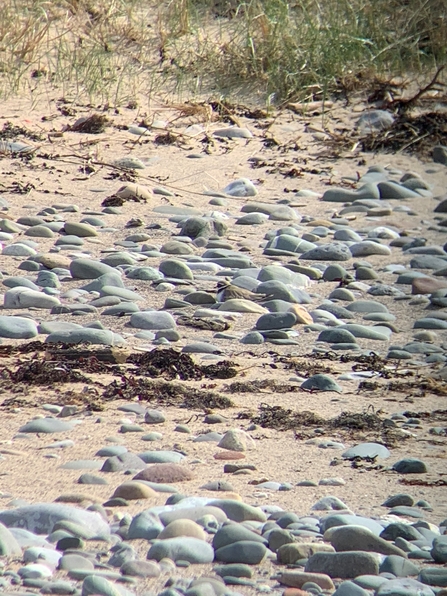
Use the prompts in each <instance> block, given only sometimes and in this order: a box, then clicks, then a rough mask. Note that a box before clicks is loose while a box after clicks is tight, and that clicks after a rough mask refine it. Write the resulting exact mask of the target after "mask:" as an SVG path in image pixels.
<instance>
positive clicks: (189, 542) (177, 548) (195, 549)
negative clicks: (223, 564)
mask: <svg viewBox="0 0 447 596" xmlns="http://www.w3.org/2000/svg"><path fill="white" fill-rule="evenodd" d="M147 558H148V560H151V559H153V560H155V561H160V560H161V559H165V558H168V559H171V560H172V561H178V560H181V561H188V562H189V563H198V564H204V563H212V561H213V560H214V550H213V547H212V546H211V545H210V544H208V543H207V542H205V541H204V540H199V539H198V538H191V537H183V536H182V537H177V538H166V539H165V540H160V541H158V542H155V544H153V545H152V546H151V548H150V549H149V551H148V553H147Z"/></svg>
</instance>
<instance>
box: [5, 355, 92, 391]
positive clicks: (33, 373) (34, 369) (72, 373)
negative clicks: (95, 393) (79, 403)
mask: <svg viewBox="0 0 447 596" xmlns="http://www.w3.org/2000/svg"><path fill="white" fill-rule="evenodd" d="M0 378H2V379H5V380H9V381H11V382H12V383H13V384H14V385H17V384H18V383H26V384H27V385H45V386H51V385H54V384H56V383H89V382H91V381H90V379H88V378H87V377H86V376H84V375H83V374H82V373H80V372H78V371H76V370H73V369H70V368H69V367H66V366H64V365H63V364H61V363H58V362H45V361H43V360H31V361H30V362H25V363H24V364H22V365H21V366H19V367H18V368H17V369H16V370H10V369H9V368H8V367H2V368H0Z"/></svg>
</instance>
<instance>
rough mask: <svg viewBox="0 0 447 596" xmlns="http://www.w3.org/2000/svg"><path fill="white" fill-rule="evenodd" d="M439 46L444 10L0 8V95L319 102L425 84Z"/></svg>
mask: <svg viewBox="0 0 447 596" xmlns="http://www.w3.org/2000/svg"><path fill="white" fill-rule="evenodd" d="M446 38H447V19H446V12H445V7H444V0H376V2H369V1H367V0H326V1H325V2H321V1H320V0H292V1H290V0H289V1H287V0H263V1H261V0H247V1H245V2H240V1H237V0H229V1H223V0H170V2H167V3H158V2H155V0H53V1H52V2H48V1H45V0H3V1H2V7H1V10H0V82H1V86H0V89H1V91H0V95H3V96H7V95H11V94H14V93H17V92H19V91H23V90H27V91H29V92H33V93H36V92H37V91H38V90H42V91H43V92H47V91H48V89H49V88H52V89H53V88H57V89H60V90H61V92H62V94H63V95H64V97H67V98H69V99H74V100H76V99H79V98H82V99H84V100H85V98H88V99H89V100H90V101H91V102H92V101H95V102H96V103H97V102H98V101H101V102H103V103H104V104H106V103H107V104H109V105H110V104H112V105H116V104H118V103H125V102H129V101H131V100H135V97H136V96H137V94H138V93H139V92H140V93H144V94H146V95H148V96H150V95H151V94H154V93H155V92H159V91H160V90H161V89H163V90H164V91H166V92H167V93H170V92H172V91H176V92H177V93H178V94H182V93H183V92H187V93H188V95H191V93H196V94H197V93H207V94H211V95H218V96H222V95H227V96H228V95H233V96H234V95H235V94H238V96H239V97H242V98H243V99H247V98H250V99H251V100H252V102H253V101H254V102H258V101H259V100H261V101H262V102H263V103H266V104H267V105H268V104H269V103H271V102H272V101H275V102H277V101H281V100H285V99H293V98H294V99H300V100H306V99H307V100H313V99H321V97H322V96H324V95H327V93H328V92H331V91H333V90H335V89H341V90H345V91H349V90H350V89H355V88H356V87H358V86H363V85H364V82H365V81H370V80H374V78H375V77H380V76H383V75H385V76H386V77H388V78H389V73H392V74H393V75H394V74H401V73H404V72H429V71H430V70H431V69H435V68H437V67H438V66H439V65H440V64H442V63H444V62H446V60H447V46H446V44H445V39H446Z"/></svg>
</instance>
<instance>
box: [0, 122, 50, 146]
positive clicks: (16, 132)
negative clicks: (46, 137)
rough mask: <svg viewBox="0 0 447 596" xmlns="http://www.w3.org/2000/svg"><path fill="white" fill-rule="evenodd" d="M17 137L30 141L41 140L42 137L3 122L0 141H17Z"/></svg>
mask: <svg viewBox="0 0 447 596" xmlns="http://www.w3.org/2000/svg"><path fill="white" fill-rule="evenodd" d="M18 137H23V138H25V139H29V140H30V141H42V140H43V136H42V135H41V134H39V133H35V132H32V131H31V130H28V129H27V128H25V127H24V126H16V125H15V124H13V123H12V122H9V121H7V122H5V123H4V124H3V128H2V130H0V139H2V140H4V141H6V140H13V139H17V138H18Z"/></svg>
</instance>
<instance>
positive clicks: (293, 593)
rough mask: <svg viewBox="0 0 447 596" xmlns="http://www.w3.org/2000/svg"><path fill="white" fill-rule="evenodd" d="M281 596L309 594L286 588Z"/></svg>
mask: <svg viewBox="0 0 447 596" xmlns="http://www.w3.org/2000/svg"><path fill="white" fill-rule="evenodd" d="M283 596H309V592H306V590H300V589H299V588H286V589H285V590H284V592H283Z"/></svg>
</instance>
